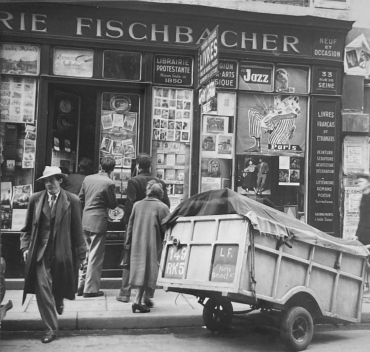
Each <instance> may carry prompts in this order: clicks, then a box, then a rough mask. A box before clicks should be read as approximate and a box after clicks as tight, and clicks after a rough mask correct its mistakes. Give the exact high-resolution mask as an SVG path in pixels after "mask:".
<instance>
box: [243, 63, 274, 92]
mask: <svg viewBox="0 0 370 352" xmlns="http://www.w3.org/2000/svg"><path fill="white" fill-rule="evenodd" d="M272 72H273V65H272V64H259V63H253V62H241V63H240V67H239V89H243V90H257V91H262V92H272V91H273V80H272Z"/></svg>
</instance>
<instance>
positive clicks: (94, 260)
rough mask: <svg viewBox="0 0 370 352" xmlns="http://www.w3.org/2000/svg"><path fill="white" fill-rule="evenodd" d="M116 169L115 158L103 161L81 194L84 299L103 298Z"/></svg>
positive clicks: (81, 278)
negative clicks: (85, 252) (84, 243)
mask: <svg viewBox="0 0 370 352" xmlns="http://www.w3.org/2000/svg"><path fill="white" fill-rule="evenodd" d="M115 166H116V162H115V160H114V159H113V158H112V157H110V156H107V157H104V158H102V160H101V162H100V171H99V172H98V173H97V174H94V175H90V176H86V178H85V179H84V181H83V183H82V187H81V191H80V194H79V197H80V200H81V203H82V208H83V214H82V227H83V230H84V235H85V238H86V241H87V243H88V246H89V255H88V258H87V265H86V270H84V272H83V273H82V275H81V276H80V282H79V294H80V293H82V292H81V291H83V296H84V298H88V297H99V296H103V295H104V292H103V291H100V290H99V289H100V279H101V272H102V268H103V261H104V254H105V238H106V234H107V228H108V208H110V209H114V208H116V207H117V199H116V194H115V185H114V182H113V181H112V180H111V179H110V178H109V175H110V173H111V172H112V171H113V170H114V167H115Z"/></svg>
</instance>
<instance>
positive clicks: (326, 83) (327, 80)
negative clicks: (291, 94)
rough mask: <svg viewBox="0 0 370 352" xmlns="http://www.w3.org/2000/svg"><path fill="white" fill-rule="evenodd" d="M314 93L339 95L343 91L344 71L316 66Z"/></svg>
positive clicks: (313, 83)
mask: <svg viewBox="0 0 370 352" xmlns="http://www.w3.org/2000/svg"><path fill="white" fill-rule="evenodd" d="M312 72H313V73H312V92H313V93H316V94H333V95H339V94H341V91H342V85H341V84H342V71H341V70H340V69H339V68H336V67H332V66H331V67H322V66H314V67H313V71H312Z"/></svg>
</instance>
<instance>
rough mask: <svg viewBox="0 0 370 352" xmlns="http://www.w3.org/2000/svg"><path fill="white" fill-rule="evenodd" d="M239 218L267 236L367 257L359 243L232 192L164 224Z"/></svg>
mask: <svg viewBox="0 0 370 352" xmlns="http://www.w3.org/2000/svg"><path fill="white" fill-rule="evenodd" d="M225 214H238V215H241V216H244V217H247V218H248V219H249V220H250V221H251V223H252V226H253V227H254V228H255V229H256V230H258V231H260V232H261V233H264V234H269V235H274V236H277V237H280V238H283V239H285V238H287V239H289V238H296V239H298V240H300V241H302V242H306V243H310V244H315V245H318V246H321V247H326V248H331V249H334V250H337V251H342V252H346V253H351V254H355V255H360V256H363V257H366V256H368V255H369V252H368V251H367V249H366V248H365V247H364V246H363V245H362V243H360V242H359V241H354V240H343V239H341V238H337V237H334V236H330V235H328V234H326V233H324V232H322V231H320V230H318V229H316V228H314V227H312V226H310V225H307V224H305V223H303V222H301V221H299V220H298V219H295V218H293V217H291V216H288V215H286V214H285V213H283V212H281V211H278V210H276V209H273V208H271V207H268V206H266V205H263V204H261V203H259V202H256V201H254V200H253V199H250V198H248V197H245V196H242V195H240V194H238V193H236V192H234V191H231V190H229V189H222V190H217V191H208V192H203V193H199V194H196V195H195V196H193V197H191V198H189V199H187V200H185V201H184V202H182V203H181V204H179V205H178V206H177V208H176V209H175V210H174V211H173V212H172V213H171V214H169V215H168V216H167V217H166V218H165V219H164V220H163V224H165V225H167V226H169V225H171V224H172V223H174V222H175V221H176V219H177V218H179V217H189V216H206V215H225Z"/></svg>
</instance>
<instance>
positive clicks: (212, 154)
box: [200, 92, 236, 192]
mask: <svg viewBox="0 0 370 352" xmlns="http://www.w3.org/2000/svg"><path fill="white" fill-rule="evenodd" d="M216 101H217V104H216V105H217V107H216V109H217V111H212V112H209V113H207V114H203V115H202V126H201V136H200V138H201V139H200V140H201V149H200V170H201V172H200V178H201V179H200V192H206V191H210V190H217V189H222V188H231V187H232V171H233V158H234V149H235V139H234V116H235V105H236V104H235V94H234V93H222V92H219V93H217V98H216Z"/></svg>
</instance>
